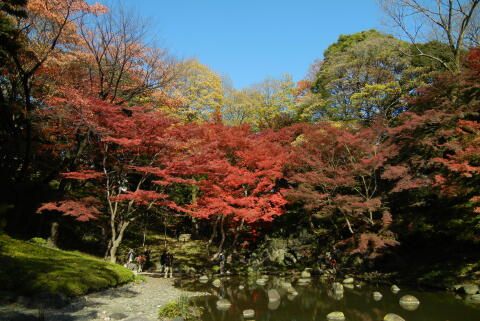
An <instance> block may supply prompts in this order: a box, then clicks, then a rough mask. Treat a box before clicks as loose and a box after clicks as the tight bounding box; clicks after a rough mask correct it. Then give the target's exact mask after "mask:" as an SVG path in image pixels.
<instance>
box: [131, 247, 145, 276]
mask: <svg viewBox="0 0 480 321" xmlns="http://www.w3.org/2000/svg"><path fill="white" fill-rule="evenodd" d="M132 264H135V267H136V270H137V271H138V272H142V271H143V269H144V268H145V267H148V265H150V250H149V249H148V248H146V247H144V248H143V250H142V251H141V252H140V253H139V254H138V255H137V254H136V253H135V250H134V249H132V248H130V249H128V253H127V263H126V266H127V267H131V265H132Z"/></svg>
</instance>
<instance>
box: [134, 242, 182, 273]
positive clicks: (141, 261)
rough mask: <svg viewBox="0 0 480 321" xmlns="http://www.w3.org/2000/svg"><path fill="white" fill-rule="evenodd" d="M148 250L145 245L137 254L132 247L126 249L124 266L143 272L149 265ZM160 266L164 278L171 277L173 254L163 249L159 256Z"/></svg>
mask: <svg viewBox="0 0 480 321" xmlns="http://www.w3.org/2000/svg"><path fill="white" fill-rule="evenodd" d="M150 263H151V262H150V250H149V249H148V248H146V247H144V248H143V250H142V251H141V252H140V253H139V254H138V255H137V254H136V253H135V250H134V249H132V248H129V249H128V253H127V263H126V264H125V266H126V267H128V268H130V269H132V270H133V269H135V270H136V271H137V272H143V270H144V269H145V268H148V266H149V265H150ZM160 266H161V269H162V272H161V273H162V274H163V273H165V278H167V277H170V278H171V277H173V255H172V254H171V253H169V252H168V251H163V253H162V255H161V256H160Z"/></svg>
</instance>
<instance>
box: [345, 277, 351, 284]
mask: <svg viewBox="0 0 480 321" xmlns="http://www.w3.org/2000/svg"><path fill="white" fill-rule="evenodd" d="M352 283H353V278H346V279H345V280H343V284H352Z"/></svg>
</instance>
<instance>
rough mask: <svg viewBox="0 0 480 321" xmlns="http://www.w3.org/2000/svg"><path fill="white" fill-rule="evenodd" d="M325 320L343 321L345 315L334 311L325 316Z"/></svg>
mask: <svg viewBox="0 0 480 321" xmlns="http://www.w3.org/2000/svg"><path fill="white" fill-rule="evenodd" d="M327 320H328V321H344V320H345V315H344V314H343V312H339V311H335V312H330V313H329V314H327Z"/></svg>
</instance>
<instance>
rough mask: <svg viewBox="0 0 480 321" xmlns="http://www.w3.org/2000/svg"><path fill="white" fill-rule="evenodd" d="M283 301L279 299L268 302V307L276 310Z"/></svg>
mask: <svg viewBox="0 0 480 321" xmlns="http://www.w3.org/2000/svg"><path fill="white" fill-rule="evenodd" d="M281 302H282V301H280V300H278V301H271V302H268V309H269V310H276V309H278V308H279V307H280V303H281Z"/></svg>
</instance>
